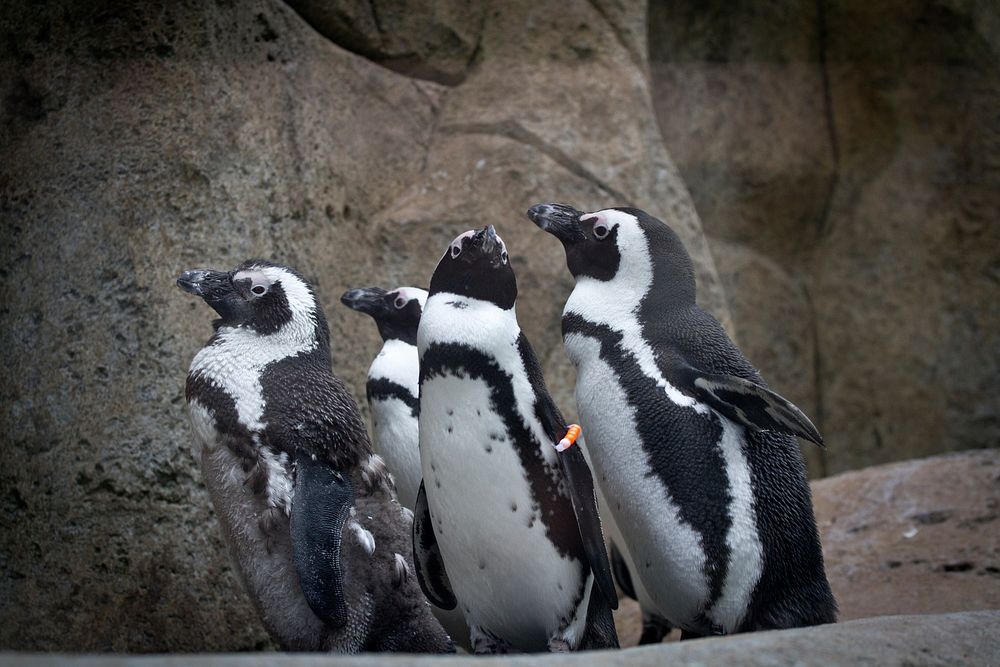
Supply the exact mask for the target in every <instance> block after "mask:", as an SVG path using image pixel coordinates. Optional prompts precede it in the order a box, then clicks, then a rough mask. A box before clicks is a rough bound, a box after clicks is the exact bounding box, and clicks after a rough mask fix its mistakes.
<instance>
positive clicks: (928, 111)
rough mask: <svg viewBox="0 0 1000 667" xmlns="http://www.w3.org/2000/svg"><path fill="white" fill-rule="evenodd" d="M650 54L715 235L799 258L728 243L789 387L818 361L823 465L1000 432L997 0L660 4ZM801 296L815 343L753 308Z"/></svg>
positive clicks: (737, 293) (763, 354)
mask: <svg viewBox="0 0 1000 667" xmlns="http://www.w3.org/2000/svg"><path fill="white" fill-rule="evenodd" d="M650 57H651V61H652V72H653V81H654V99H655V103H656V107H657V111H658V117H659V119H660V125H661V128H662V131H663V136H664V141H665V143H666V144H667V147H668V149H669V150H670V151H671V155H672V156H673V157H674V159H675V160H676V162H677V164H678V167H679V169H680V171H681V173H682V175H683V177H684V179H685V181H686V183H687V184H688V186H689V188H690V190H691V193H692V197H693V198H694V200H695V202H696V206H697V208H698V211H699V213H700V215H701V217H702V220H703V223H704V225H705V229H706V232H707V233H708V234H709V237H710V239H712V240H713V242H714V241H716V240H718V241H724V242H725V243H726V244H728V245H736V246H738V247H740V248H741V249H745V250H743V252H748V253H752V255H753V256H755V257H762V258H767V259H769V260H770V261H771V262H772V263H773V264H775V265H777V266H780V267H781V268H782V270H783V271H784V272H785V273H786V274H787V277H788V279H787V280H771V279H769V278H768V276H766V275H757V276H750V277H749V278H748V277H747V276H746V275H745V274H743V275H741V274H738V273H734V272H733V271H731V270H728V269H727V268H726V267H725V266H722V265H723V262H719V264H720V273H721V274H722V276H723V280H724V283H725V287H726V290H727V295H728V297H729V299H730V302H731V303H732V304H733V306H734V311H735V317H736V320H735V325H736V328H737V330H738V331H739V332H740V342H741V344H742V345H743V346H744V348H745V349H746V351H747V352H748V354H749V356H750V357H751V359H754V360H755V361H756V362H757V363H758V364H759V365H760V366H761V368H762V370H763V371H764V373H765V375H766V376H768V377H770V378H773V380H772V382H773V384H774V385H775V387H776V388H777V389H778V390H779V391H788V393H797V392H799V391H801V387H807V386H808V383H807V382H803V383H801V384H800V383H796V382H789V384H788V385H786V386H782V384H780V383H779V382H778V381H777V379H778V378H789V377H790V376H792V375H794V374H795V373H797V372H800V370H801V369H807V368H810V369H815V370H814V372H815V378H814V388H813V389H812V390H811V391H810V392H809V394H808V395H805V394H802V395H803V396H804V400H805V403H806V404H807V405H816V406H817V409H816V411H815V413H813V414H814V415H815V416H816V419H817V423H818V426H820V429H821V431H822V432H823V434H824V436H826V438H827V442H828V443H829V445H830V448H829V450H828V451H827V452H826V454H825V456H824V457H823V459H824V461H823V462H825V464H826V465H825V470H826V472H829V473H834V472H839V471H843V470H847V469H851V468H857V467H861V466H864V465H870V464H872V463H879V462H886V461H892V460H898V459H903V458H910V457H919V456H926V455H928V454H932V453H936V452H940V451H949V450H956V449H966V448H975V447H995V446H997V444H998V443H1000V400H998V398H997V396H998V395H1000V373H997V350H998V349H1000V307H998V304H1000V225H997V224H996V220H997V216H998V214H1000V161H998V158H997V155H1000V152H998V150H997V148H998V146H1000V118H998V116H997V114H996V109H997V108H998V106H1000V9H998V5H997V4H996V3H983V2H962V3H954V2H929V3H908V2H901V1H898V0H879V1H876V2H859V1H853V0H852V1H849V2H838V3H822V2H821V3H814V2H794V1H787V2H778V3H768V5H767V6H761V5H760V3H754V2H736V3H733V2H707V3H706V2H699V3H681V4H677V3H653V4H652V5H651V10H650ZM717 248H724V246H723V245H721V244H719V245H715V246H714V247H713V250H715V249H717ZM722 253H726V254H731V253H730V252H729V251H727V250H722V251H721V252H720V255H721V254H722ZM803 296H804V297H805V299H804V303H805V304H808V305H809V306H810V307H808V308H807V307H797V306H796V307H795V309H794V310H792V309H787V310H786V311H785V312H786V313H787V314H788V315H789V316H790V317H793V318H794V319H795V320H796V322H795V324H792V325H789V330H790V331H796V332H797V331H812V332H814V340H813V342H812V343H811V344H808V345H799V346H797V347H796V348H792V347H788V346H784V347H782V348H779V349H775V348H774V347H773V345H772V339H773V331H771V330H769V329H768V328H767V327H761V326H760V325H759V324H755V322H758V323H759V322H766V321H767V318H768V317H769V316H771V315H773V314H774V313H775V309H776V308H780V309H786V308H787V306H786V305H784V304H785V302H786V301H788V300H789V298H790V300H791V301H792V302H801V301H803ZM740 302H745V303H748V304H751V305H752V306H753V308H752V309H751V308H741V307H739V306H736V304H737V303H740ZM758 307H760V308H762V311H759V310H758V309H757V308H758ZM780 321H784V318H783V317H782V318H781V320H780ZM786 387H787V388H786ZM818 469H823V468H818ZM815 470H817V467H815V466H814V471H815Z"/></svg>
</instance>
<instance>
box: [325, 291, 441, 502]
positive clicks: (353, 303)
mask: <svg viewBox="0 0 1000 667" xmlns="http://www.w3.org/2000/svg"><path fill="white" fill-rule="evenodd" d="M340 301H341V303H343V304H344V305H345V306H347V307H348V308H352V309H354V310H356V311H358V312H361V313H366V314H368V315H371V317H372V319H374V320H375V324H376V325H377V326H378V332H379V334H380V335H381V336H382V349H381V350H380V351H379V353H378V355H377V356H376V357H375V359H374V361H372V364H371V366H370V367H369V368H368V382H367V384H366V386H365V389H366V393H367V395H368V405H369V407H370V408H371V411H372V422H373V425H374V429H373V430H374V438H373V442H372V445H373V446H374V448H375V452H376V453H378V455H379V456H381V457H382V458H383V459H385V462H386V465H388V466H389V471H390V472H391V473H392V475H393V477H394V478H395V480H396V493H397V496H398V498H399V502H400V503H402V504H403V506H404V507H407V508H409V509H410V510H412V509H413V505H414V503H415V502H416V500H417V487H419V486H420V450H419V447H418V444H417V441H418V438H419V435H420V434H419V432H418V430H417V424H418V422H417V416H418V415H419V414H420V398H419V393H420V387H419V385H420V360H419V358H418V357H417V326H418V325H419V324H420V313H421V311H422V310H423V307H424V303H425V302H426V301H427V292H426V291H424V290H422V289H419V288H417V287H399V288H397V289H394V290H391V291H388V292H387V291H386V290H384V289H381V288H379V287H362V288H358V289H352V290H348V291H346V292H344V294H343V296H341V297H340Z"/></svg>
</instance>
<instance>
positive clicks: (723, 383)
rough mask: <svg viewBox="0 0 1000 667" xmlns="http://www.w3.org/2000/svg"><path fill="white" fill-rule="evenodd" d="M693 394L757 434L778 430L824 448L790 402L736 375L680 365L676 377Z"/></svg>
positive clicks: (815, 433)
mask: <svg viewBox="0 0 1000 667" xmlns="http://www.w3.org/2000/svg"><path fill="white" fill-rule="evenodd" d="M672 375H673V376H674V377H673V378H671V379H672V380H676V381H678V382H679V384H680V385H681V386H682V387H684V388H685V389H686V390H687V391H688V392H689V393H691V394H692V395H694V396H695V397H696V398H697V399H698V400H700V401H702V402H704V403H707V404H708V405H710V406H711V407H712V408H713V409H715V410H716V411H718V412H719V413H721V414H722V415H723V416H725V417H728V418H729V419H731V420H733V421H735V422H737V423H739V424H743V425H744V426H746V427H748V428H750V429H752V430H754V431H777V432H778V433H787V434H788V435H796V436H798V437H800V438H805V439H806V440H809V441H811V442H815V443H816V444H817V445H819V446H820V447H822V446H823V437H822V436H821V435H820V434H819V431H817V430H816V427H815V426H813V423H812V422H811V421H809V418H808V417H806V415H805V413H803V412H802V411H801V410H799V409H798V408H797V407H795V405H794V404H793V403H792V402H791V401H789V400H788V399H786V398H784V397H782V396H780V395H778V394H776V393H775V392H773V391H771V390H770V389H767V388H766V387H762V386H761V385H759V384H757V383H756V382H752V381H750V380H746V379H744V378H741V377H737V376H735V375H721V374H716V373H705V372H702V371H699V370H697V369H695V368H692V367H691V366H688V365H686V364H678V365H677V366H676V367H675V372H674V373H673V374H672Z"/></svg>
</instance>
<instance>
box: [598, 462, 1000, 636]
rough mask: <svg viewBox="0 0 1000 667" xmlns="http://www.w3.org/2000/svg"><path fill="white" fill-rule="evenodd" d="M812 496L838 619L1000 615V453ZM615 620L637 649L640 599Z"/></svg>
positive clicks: (862, 474)
mask: <svg viewBox="0 0 1000 667" xmlns="http://www.w3.org/2000/svg"><path fill="white" fill-rule="evenodd" d="M812 491H813V503H814V505H815V508H816V520H817V523H818V525H819V530H820V535H821V537H822V539H823V552H824V556H825V559H826V573H827V576H828V577H829V578H830V585H831V586H832V587H833V593H834V595H835V596H836V598H837V602H838V604H839V605H840V620H842V621H846V620H852V619H857V618H865V617H868V616H882V615H892V614H941V613H947V612H953V611H963V610H976V609H1000V451H997V450H986V451H972V452H960V453H956V454H948V455H943V456H935V457H931V458H927V459H920V460H915V461H905V462H903V463H894V464H888V465H883V466H876V467H873V468H868V469H866V470H860V471H856V472H849V473H844V474H842V475H837V476H835V477H830V478H827V479H821V480H817V481H815V482H813V484H812ZM615 619H616V623H617V625H618V628H619V636H620V638H621V641H622V645H623V646H632V645H634V644H635V643H637V641H638V639H639V635H640V633H641V632H642V618H641V616H640V614H639V610H638V607H637V606H636V605H635V603H634V602H632V601H631V600H622V604H621V607H620V609H619V610H618V612H616V617H615ZM675 638H676V633H675V635H673V636H671V637H670V639H675Z"/></svg>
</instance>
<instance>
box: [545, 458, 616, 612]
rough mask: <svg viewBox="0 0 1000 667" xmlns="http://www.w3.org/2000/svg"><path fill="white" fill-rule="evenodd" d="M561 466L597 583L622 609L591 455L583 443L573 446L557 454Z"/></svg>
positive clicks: (611, 600) (606, 595) (602, 591)
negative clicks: (583, 447) (586, 456)
mask: <svg viewBox="0 0 1000 667" xmlns="http://www.w3.org/2000/svg"><path fill="white" fill-rule="evenodd" d="M557 456H558V458H559V467H561V468H562V471H563V475H565V476H566V483H567V486H568V487H569V495H570V499H571V500H572V501H573V512H574V513H575V514H576V525H577V528H578V529H579V531H580V540H581V541H582V542H583V551H584V553H586V554H587V561H588V562H589V563H590V569H591V571H592V572H593V573H594V583H596V584H597V587H598V588H599V589H601V593H603V594H604V597H605V599H606V600H607V601H608V604H610V605H611V608H612V609H618V593H616V592H615V581H614V579H613V578H612V576H611V563H610V561H608V552H607V549H606V548H605V546H604V531H603V530H602V529H601V515H600V513H599V512H598V511H597V492H596V491H595V489H594V476H593V475H592V474H591V472H590V466H589V465H587V459H586V458H585V457H584V455H583V450H582V449H580V447H579V446H576V447H570V448H569V449H567V450H566V451H564V452H560V453H559V454H557Z"/></svg>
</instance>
